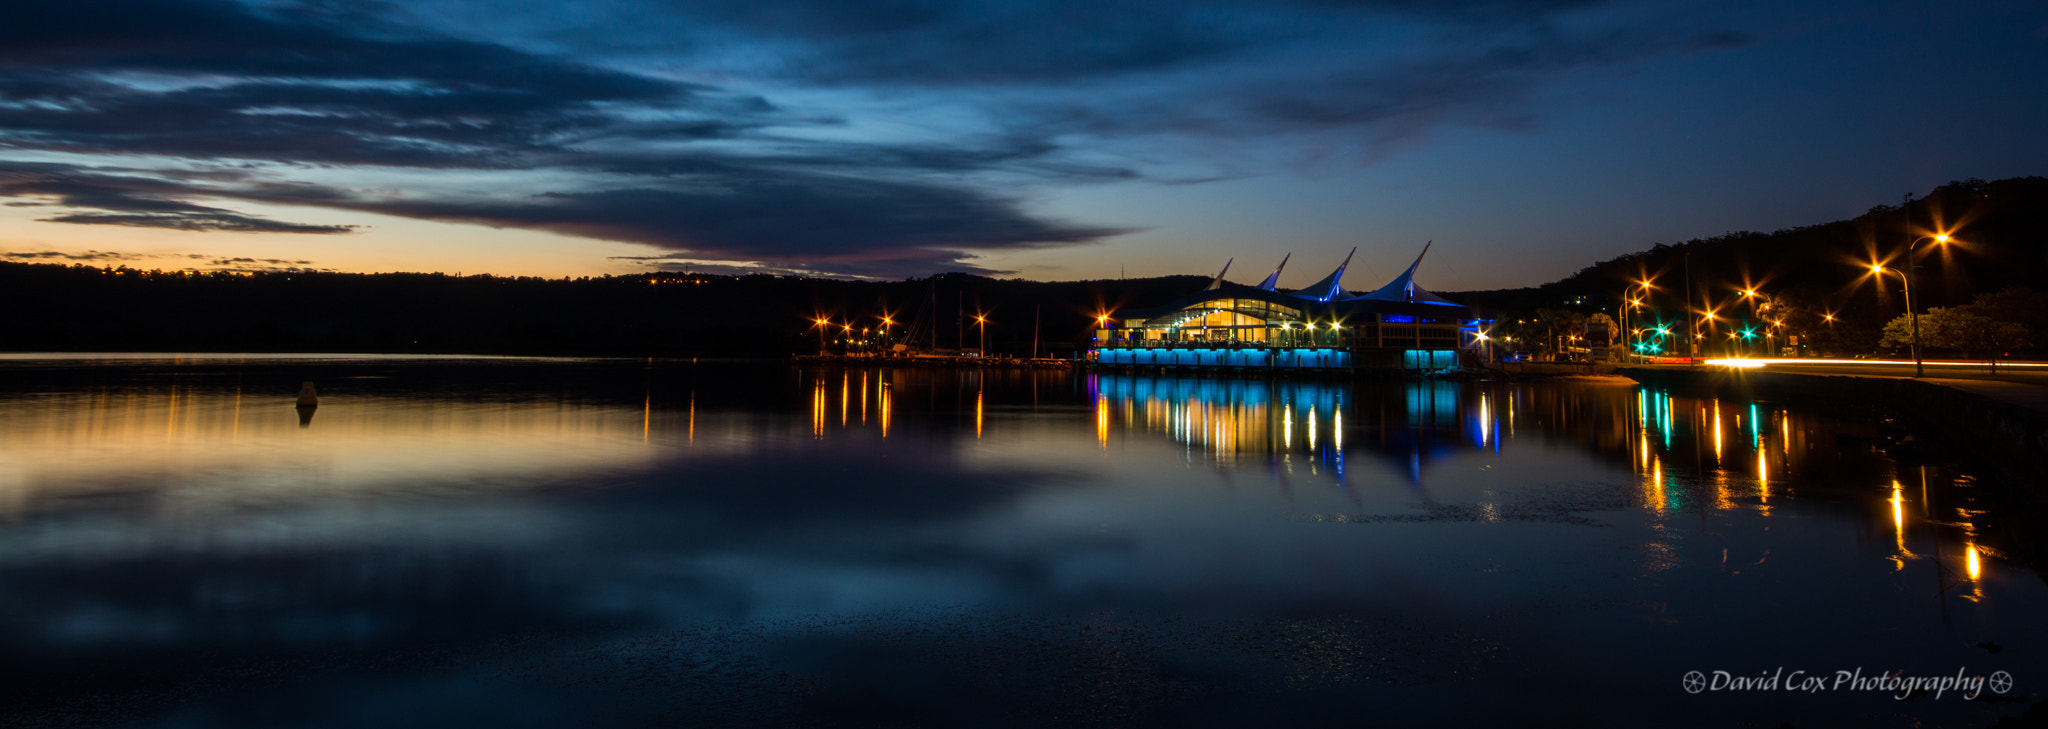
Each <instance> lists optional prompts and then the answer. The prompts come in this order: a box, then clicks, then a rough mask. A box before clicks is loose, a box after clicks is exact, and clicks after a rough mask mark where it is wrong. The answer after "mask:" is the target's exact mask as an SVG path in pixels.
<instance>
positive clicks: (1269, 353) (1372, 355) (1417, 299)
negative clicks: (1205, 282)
mask: <svg viewBox="0 0 2048 729" xmlns="http://www.w3.org/2000/svg"><path fill="white" fill-rule="evenodd" d="M1352 252H1353V253H1354V254H1355V253H1356V252H1357V249H1353V250H1352ZM1428 252H1429V249H1428V247H1427V246H1425V247H1424V248H1423V254H1424V255H1427V254H1428ZM1350 263H1351V257H1350V256H1346V257H1345V259H1344V263H1343V264H1340V265H1338V266H1337V270H1335V271H1332V272H1331V273H1330V275H1329V276H1326V277H1324V278H1323V280H1321V281H1318V282H1316V283H1315V284H1313V285H1310V286H1309V287H1307V288H1303V289H1298V290H1294V291H1279V290H1277V286H1276V284H1277V283H1278V281H1279V278H1280V272H1281V271H1282V270H1285V268H1286V265H1287V262H1286V260H1284V259H1283V260H1282V261H1281V263H1280V267H1279V268H1276V269H1274V271H1273V273H1272V275H1270V276H1267V277H1266V280H1265V282H1264V283H1261V284H1260V285H1258V286H1245V285H1241V284H1233V283H1229V282H1227V281H1225V280H1223V277H1224V275H1225V274H1228V273H1229V270H1230V267H1229V264H1225V265H1224V270H1223V272H1222V273H1218V274H1217V275H1216V279H1215V280H1214V281H1212V282H1210V284H1209V286H1208V287H1206V288H1204V289H1203V290H1201V291H1197V292H1195V293H1192V294H1189V295H1187V296H1184V297H1181V298H1180V299H1178V300H1175V301H1172V302H1169V303H1167V304H1164V305H1161V306H1155V307H1149V308H1142V309H1130V310H1122V311H1117V312H1113V313H1111V314H1109V315H1106V316H1104V317H1103V318H1102V319H1101V320H1100V326H1099V327H1098V328H1097V330H1096V332H1095V338H1094V345H1093V347H1092V348H1091V349H1090V352H1089V359H1090V360H1091V361H1093V362H1095V363H1096V364H1098V365H1101V366H1108V367H1152V366H1157V367H1216V368H1279V369H1373V370H1410V371H1413V370H1440V369H1445V368H1449V367H1455V366H1460V365H1464V364H1470V363H1471V362H1472V361H1473V359H1474V357H1475V353H1476V351H1477V350H1479V349H1480V348H1481V347H1482V346H1483V345H1484V342H1485V334H1484V330H1483V326H1484V324H1485V322H1484V321H1482V320H1480V319H1479V318H1477V317H1476V316H1475V315H1474V314H1473V312H1472V309H1471V308H1470V307H1467V306H1464V305H1462V304H1458V303H1455V302H1451V301H1448V300H1446V299H1444V298H1443V297H1440V296H1437V295H1436V294H1433V293H1430V292H1429V291H1428V290H1427V289H1424V288H1422V287H1421V286H1420V285H1418V284H1416V283H1415V272H1416V270H1417V269H1418V268H1420V267H1421V265H1422V256H1416V258H1415V263H1414V264H1412V265H1410V266H1409V267H1408V270H1407V271H1405V272H1403V273H1402V274H1401V275H1400V276H1399V277H1396V278H1395V279H1394V280H1393V281H1390V282H1388V283H1387V284H1386V285H1385V286H1381V287H1380V288H1378V289H1374V290H1373V291H1372V292H1370V293H1365V294H1354V293H1352V292H1350V291H1347V290H1345V288H1344V286H1343V283H1342V281H1343V278H1344V270H1345V269H1346V268H1347V267H1349V266H1350Z"/></svg>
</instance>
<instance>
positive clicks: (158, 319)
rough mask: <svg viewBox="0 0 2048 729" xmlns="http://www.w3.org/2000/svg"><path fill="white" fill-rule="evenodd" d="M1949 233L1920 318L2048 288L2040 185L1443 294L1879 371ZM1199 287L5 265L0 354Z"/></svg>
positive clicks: (1064, 307)
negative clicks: (1751, 324)
mask: <svg viewBox="0 0 2048 729" xmlns="http://www.w3.org/2000/svg"><path fill="white" fill-rule="evenodd" d="M1935 232H1949V233H1952V234H1953V235H1954V236H1955V242H1953V243H1950V244H1948V245H1945V246H1936V245H1934V244H1932V243H1929V242H1922V243H1921V244H1920V245H1921V246H1922V247H1923V248H1926V247H1928V246H1934V247H1933V249H1931V250H1924V251H1923V252H1922V258H1921V261H1922V263H1921V269H1920V276H1919V281H1918V286H1917V288H1916V289H1915V291H1914V299H1915V302H1914V303H1915V304H1916V305H1917V306H1918V308H1920V309H1921V310H1922V311H1925V310H1927V309H1928V308H1931V307H1937V306H1955V305H1961V304H1966V303H1969V302H1970V301H1971V299H1972V298H1973V296H1974V295H1976V294H1980V293H1990V292H1995V291H1999V290H2002V289H2005V288H2007V287H2009V286H2014V285H2019V286H2027V287H2030V288H2035V289H2043V288H2048V178H2041V177H2026V178H2015V179H2009V180H1999V181H1996V182H1984V181H1982V180H1969V181H1965V182H1954V183H1950V184H1947V185H1944V186H1942V187H1940V188H1938V189H1936V190H1935V191H1934V192H1933V193H1932V194H1930V195H1928V196H1927V197H1925V198H1922V199H1918V200H1914V201H1912V203H1911V204H1910V205H1907V206H1904V207H1896V206H1882V205H1881V206H1878V207H1874V208H1871V209H1870V211H1869V212H1867V213H1865V214H1863V215H1861V216H1858V217H1857V218H1855V219H1853V220H1845V221H1838V222H1833V223H1825V224H1821V225H1814V226H1808V227H1803V228H1794V229H1789V230H1781V231H1778V232H1775V233H1731V234H1728V235H1724V236H1719V237H1715V238H1706V239H1700V240H1692V241H1686V242H1684V243H1678V244H1675V245H1665V244H1661V243H1660V244H1657V245H1655V246H1654V247H1652V248H1651V249H1649V250H1647V251H1643V252H1640V253H1632V254H1629V255H1625V256H1621V257H1618V258H1614V259H1611V260H1607V261H1602V262H1600V263H1596V264H1594V265H1592V266H1589V267H1587V268H1585V269H1584V270H1581V271H1579V272H1578V273H1576V274H1573V275H1572V276H1570V277H1567V278H1565V279H1563V280H1561V281H1557V282H1553V283H1549V284H1545V285H1542V286H1537V287H1533V288H1523V289H1507V290H1498V291H1470V292H1451V293H1448V294H1447V296H1448V297H1449V298H1450V299H1452V300H1454V301H1459V302H1461V303H1467V304H1471V305H1473V306H1475V307H1479V308H1480V309H1481V310H1482V311H1485V312H1488V313H1489V314H1490V315H1492V316H1495V317H1498V318H1500V319H1501V320H1502V322H1503V324H1505V323H1508V322H1513V321H1516V320H1518V319H1524V318H1531V319H1533V318H1535V317H1537V316H1539V312H1557V311H1575V312H1578V313H1580V314H1582V315H1583V314H1593V313H1603V312H1604V313H1607V314H1609V315H1610V316H1612V315H1614V314H1616V311H1617V310H1616V307H1617V305H1619V304H1620V303H1621V295H1622V292H1623V290H1624V288H1625V287H1626V286H1628V283H1629V282H1630V281H1633V280H1641V279H1643V278H1644V277H1645V276H1649V277H1653V278H1654V282H1655V286H1656V288H1655V289H1654V290H1653V291H1652V293H1651V295H1650V296H1649V298H1648V300H1647V302H1646V305H1645V309H1644V310H1643V312H1642V313H1644V314H1646V315H1648V316H1651V317H1654V318H1659V319H1663V320H1669V321H1673V322H1682V321H1683V317H1682V315H1681V312H1682V311H1683V310H1684V308H1685V293H1686V276H1687V270H1688V265H1687V264H1688V261H1689V262H1690V266H1689V268H1690V275H1691V288H1692V292H1693V301H1692V306H1693V308H1694V309H1708V308H1712V309H1717V310H1719V311H1722V312H1725V313H1740V314H1741V315H1743V316H1745V317H1747V316H1748V315H1749V312H1748V311H1747V309H1746V308H1745V307H1744V305H1743V304H1744V300H1743V299H1742V298H1741V296H1740V292H1741V291H1742V290H1755V291H1758V292H1760V295H1761V296H1764V297H1768V300H1769V301H1772V302H1775V304H1776V305H1777V307H1778V308H1777V311H1779V312H1791V314H1790V315H1786V316H1782V317H1781V318H1784V319H1787V320H1797V323H1798V324H1799V325H1800V326H1801V327H1802V329H1801V330H1802V331H1805V332H1808V333H1809V334H1811V335H1812V336H1814V337H1816V338H1824V339H1825V343H1826V346H1827V347H1828V348H1830V349H1832V350H1835V351H1862V352H1867V351H1870V350H1872V349H1874V348H1875V347H1876V346H1877V343H1878V339H1879V334H1880V332H1881V331H1882V328H1883V325H1884V323H1885V322H1886V321H1887V320H1889V319H1891V318H1892V317H1895V316H1897V315H1898V314H1899V313H1900V312H1902V311H1903V310H1904V300H1903V298H1902V297H1901V296H1900V292H1899V282H1898V280H1897V279H1896V278H1894V277H1891V276H1886V277H1885V280H1884V286H1883V287H1882V290H1880V288H1879V287H1878V286H1876V285H1875V284H1876V279H1875V278H1874V277H1873V276H1872V275H1871V274H1870V273H1869V268H1868V267H1869V265H1870V263H1872V262H1874V261H1877V262H1888V264H1887V265H1891V266H1894V267H1896V266H1898V265H1900V264H1901V259H1900V258H1899V257H1900V256H1901V255H1902V254H1903V252H1904V250H1905V248H1906V245H1907V244H1908V243H1909V242H1911V241H1912V240H1913V239H1914V238H1916V237H1918V236H1921V235H1925V234H1930V233H1935ZM1205 283H1207V278H1206V277H1202V276H1168V277H1162V278H1150V279H1129V280H1100V281H1071V282H1034V281H1021V280H1002V279H992V278H987V277H982V276H974V275H968V274H940V275H938V276H934V277H931V278H925V279H913V280H908V281H895V282H864V281H846V280H837V279H816V278H800V277H794V276H769V275H754V276H715V275H708V274H685V273H658V274H638V275H627V276H603V277H595V278H576V279H542V278H526V277H504V276H488V275H479V276H452V275H445V274H439V273H432V274H422V273H382V274H348V273H311V272H279V273H256V274H245V273H194V272H181V271H165V272H154V271H135V270H130V269H125V268H123V269H106V268H93V267H89V266H69V267H67V266H62V265H47V264H21V263H0V305H5V306H6V310H7V311H8V312H9V313H10V314H11V316H9V317H8V323H7V326H6V327H5V329H4V332H0V349H5V350H11V351H180V350H182V351H270V352H294V351H296V352H389V353H404V352H419V353H502V354H588V355H620V356H692V355H782V354H789V353H792V352H810V351H816V349H817V347H818V339H819V337H818V333H819V332H818V329H817V328H816V325H815V324H814V323H813V322H814V321H815V320H816V319H817V318H819V317H824V318H828V319H829V320H831V321H832V322H833V324H832V326H833V327H834V331H832V332H828V333H827V336H826V337H825V338H826V340H827V342H828V346H829V347H831V348H833V349H835V351H836V350H837V349H838V348H839V347H840V346H841V345H839V344H837V343H835V342H834V340H837V339H841V338H843V337H844V335H845V327H846V326H848V325H849V324H850V325H851V326H853V327H855V329H856V331H858V329H860V328H868V329H870V330H874V331H871V332H870V339H872V338H874V336H875V334H876V333H877V332H878V331H879V330H880V329H881V327H882V323H881V317H882V316H883V315H884V314H885V313H887V314H889V315H890V316H892V318H893V321H894V322H895V323H894V324H893V325H891V327H890V330H891V334H892V335H894V338H895V339H896V340H897V341H907V342H910V343H912V344H914V345H917V346H929V345H931V344H933V343H934V337H933V334H934V332H936V335H937V337H936V344H937V345H938V346H939V347H941V348H948V347H955V346H963V345H964V346H967V347H974V346H977V345H978V344H979V342H980V337H979V332H978V331H977V329H976V325H975V321H974V315H975V314H976V313H978V312H981V313H986V314H987V315H988V316H989V325H988V342H989V345H990V349H991V350H993V351H995V352H997V353H1004V354H1018V355H1021V354H1028V353H1029V352H1030V351H1031V343H1032V337H1033V315H1034V311H1035V310H1037V311H1042V315H1043V320H1042V322H1040V324H1039V327H1038V328H1039V331H1040V333H1041V337H1042V341H1043V342H1044V351H1045V353H1048V354H1062V353H1066V352H1070V351H1072V350H1073V349H1074V348H1075V347H1076V346H1077V345H1078V344H1080V343H1082V342H1085V341H1086V338H1087V336H1088V333H1089V332H1090V331H1091V330H1092V328H1093V321H1092V320H1093V317H1094V316H1095V315H1097V314H1098V313H1100V312H1104V311H1109V310H1114V309H1115V308H1116V307H1118V306H1119V305H1123V306H1153V305H1157V304H1160V303H1164V302H1166V301H1170V300H1172V299H1174V298H1177V297H1179V296H1182V295H1184V294H1186V293H1188V292H1190V291H1193V290H1196V289H1198V288H1199V287H1201V286H1202V285H1203V284H1205ZM960 310H964V312H965V317H964V318H961V317H959V316H957V315H956V312H958V311H960ZM1774 316H1775V315H1774ZM1822 316H1832V317H1833V319H1832V320H1828V321H1825V323H1823V320H1822V319H1821V318H1820V317H1822ZM1759 318H1763V317H1759ZM2041 340H2048V336H2037V337H2036V344H2037V345H2048V342H2044V341H2041Z"/></svg>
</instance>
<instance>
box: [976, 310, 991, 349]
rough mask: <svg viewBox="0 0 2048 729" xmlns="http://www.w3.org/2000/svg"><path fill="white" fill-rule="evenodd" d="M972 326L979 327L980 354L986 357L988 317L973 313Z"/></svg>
mask: <svg viewBox="0 0 2048 729" xmlns="http://www.w3.org/2000/svg"><path fill="white" fill-rule="evenodd" d="M974 327H975V328H976V329H979V330H981V356H983V357H987V356H988V317H987V316H985V315H982V314H975V315H974Z"/></svg>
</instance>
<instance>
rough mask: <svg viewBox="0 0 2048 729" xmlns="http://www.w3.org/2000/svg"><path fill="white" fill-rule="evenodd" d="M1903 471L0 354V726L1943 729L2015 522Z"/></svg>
mask: <svg viewBox="0 0 2048 729" xmlns="http://www.w3.org/2000/svg"><path fill="white" fill-rule="evenodd" d="M302 381H312V382H315V383H316V386H317V388H318V391H319V393H320V398H321V400H320V404H319V407H318V408H317V409H311V410H305V411H302V410H300V409H298V408H295V406H294V398H295V395H296V394H297V392H298V389H299V383H300V382H302ZM1918 430H1919V429H1918V428H1917V427H1916V425H1915V424H1914V423H1912V422H1910V421H1905V420H1898V419H1895V418H1894V416H1893V415H1892V414H1890V413H1887V412H1885V411H1884V410H1882V409H1880V408H1878V407H1877V406H1876V405H1875V404H1873V405H1870V406H1867V407H1866V406H1851V405H1842V404H1814V403H1790V402H1751V401H1737V400H1725V399H1724V400H1714V399H1711V398H1706V399H1702V398H1693V397H1678V396H1673V395H1672V394H1670V393H1664V392H1658V391H1654V390H1646V389H1643V388H1639V387H1637V386H1635V385H1634V384H1632V383H1628V382H1626V381H1570V382H1541V383H1464V382H1435V381H1426V382H1359V383H1351V382H1338V381H1316V380H1302V381H1295V380H1272V381H1268V380H1259V379H1228V378H1178V379H1176V378H1170V377H1153V376H1130V375H1106V374H1105V375H1086V374H1070V373H1066V372H1036V373H1029V372H988V373H977V372H954V371H946V370H917V369H887V368H874V369H805V368H799V367H794V366H790V365H787V364H784V363H780V362H690V361H580V360H523V359H435V360H418V359H403V358H340V357H333V358H327V357H264V358H240V357H234V356H227V357H180V358H168V357H158V356H130V357H107V358H90V359H76V360H68V361H50V360H46V359H40V358H37V357H33V356H20V355H17V356H13V357H10V358H8V359H7V360H5V361H0V680H4V681H5V685H6V686H7V687H8V690H7V691H6V692H5V695H4V698H0V725H10V726H14V725H21V726H102V725H110V724H111V725H122V726H139V727H346V726H380V727H385V726H399V727H411V726H417V727H428V726H435V727H440V726H492V727H557V726H721V725H733V726H877V725H879V726H969V725H972V726H1042V725H1054V724H1059V725H1087V726H1245V725H1270V724H1279V725H1284V726H1312V725H1333V726H1358V725H1367V724H1372V725H1381V724H1384V725H1391V726H1409V725H1433V726H1473V725H1495V726H1505V725H1516V724H1521V725H1529V724H1536V725H1542V724H1553V725H1573V726H1653V725H1654V726H1715V727H1727V726H1761V727H1776V726H1779V725H1780V724H1782V723H1786V722H1789V723H1791V724H1793V725H1795V726H1800V727H1808V726H1850V725H1853V726H1875V727H1891V726H1899V727H1904V726H1926V727H1987V726H1990V725H1992V724H1994V723H1996V722H1997V721H1998V719H1999V718H2000V717H2001V716H2015V715H2018V714H2020V713H2021V712H2023V711H2026V710H2027V709H2028V708H2029V707H2032V706H2034V705H2035V704H2036V703H2037V702H2038V700H2039V697H2040V694H2041V692H2042V687H2043V686H2044V685H2048V684H2044V682H2048V658H2044V651H2048V622H2044V621H2043V620H2042V618H2041V616H2042V615H2048V584H2044V581H2043V578H2042V573H2041V572H2040V571H2039V562H2038V559H2039V557H2038V555H2039V547H2038V546H2037V545H2038V543H2039V539H2038V537H2036V536H2035V535H2036V534H2037V531H2036V530H2037V529H2039V528H2040V527H2041V526H2042V525H2041V524H2040V521H2041V516H2040V512H2039V509H2038V507H2037V506H2028V505H2027V504H2029V503H2032V502H2029V501H2027V500H2025V499H2020V498H2015V497H2014V496H2013V494H2015V493H2016V492H2018V491H2019V490H2020V489H2024V488H2039V487H2040V485H2039V484H2014V483H2002V482H2000V481H1999V480H1998V478H1997V477H1996V476H1994V475H1993V474H1992V472H1990V471H1986V470H1984V469H1982V468H1978V467H1977V466H1976V465H1973V464H1971V463H1969V462H1968V461H1967V460H1966V459H1960V460H1959V459H1958V458H1957V457H1955V456H1953V455H1952V454H1953V453H1954V452H1955V449H1952V448H1947V447H1944V446H1943V444H1941V443H1939V442H1938V441H1935V442H1934V445H1933V447H1931V448H1920V447H1914V448H1910V449H1909V448H1901V447H1899V446H1897V445H1896V443H1897V442H1898V441H1900V440H1901V439H1904V438H1913V439H1915V440H1916V441H1917V440H1919V439H1924V438H1926V437H1927V436H1926V435H1925V434H1923V433H1919V432H1917V431H1918ZM1915 445H1916V446H1917V443H1916V444H1915ZM1908 450H1910V451H1911V452H1914V453H1920V454H1931V455H1930V456H1929V457H1922V458H1915V459H1914V461H1913V462H1911V463H1902V462H1900V461H1899V460H1896V459H1895V458H1894V457H1892V456H1890V455H1887V453H1888V452H1891V453H1902V452H1907V451H1908ZM1691 671H1699V672H1701V677H1702V678H1703V679H1705V680H1706V683H1705V684H1702V685H1700V686H1699V688H1701V690H1700V691H1699V692H1697V693H1694V692H1691V691H1688V688H1687V685H1686V683H1685V676H1686V674H1687V673H1688V672H1691ZM1716 671H1720V672H1724V673H1722V674H1721V675H1719V676H1717V675H1716V674H1715V672H1716ZM1837 671H1842V672H1846V673H1845V674H1843V675H1844V676H1845V677H1846V678H1845V679H1844V681H1845V682H1844V683H1838V682H1837V673H1836V672H1837ZM1997 672H2004V675H2007V676H2009V677H2010V678H2011V680H2012V686H2011V687H2010V688H2009V689H2008V690H2006V691H2004V692H2003V693H1999V692H1996V691H1993V690H1991V689H1990V688H1985V689H1982V690H1980V691H1979V692H1977V700H1968V699H1966V698H1965V696H1964V694H1965V693H1968V690H1967V689H1966V688H1963V689H1951V690H1947V691H1946V692H1944V693H1943V695H1941V696H1939V697H1936V696H1934V695H1932V693H1931V692H1928V693H1920V694H1916V695H1911V696H1909V697H1908V698H1907V699H1904V700H1901V699H1898V698H1895V696H1897V694H1898V693H1899V692H1897V691H1892V690H1887V689H1885V688H1884V687H1883V686H1882V685H1878V682H1876V681H1871V680H1869V679H1873V678H1877V677H1884V676H1886V675H1894V676H1898V677H1901V678H1930V680H1931V678H1938V677H1941V676H1955V675H1959V674H1960V675H1962V676H1964V677H1965V678H1983V677H1990V676H1994V674H1996V673H1997ZM1795 674H1796V675H1795ZM1773 675H1776V676H1778V680H1777V682H1776V684H1770V683H1763V685H1759V686H1742V687H1733V686H1732V683H1733V682H1732V681H1730V680H1729V679H1733V678H1745V679H1751V680H1756V679H1768V678H1770V677H1771V676H1773ZM1811 677H1820V678H1821V679H1822V680H1823V684H1824V685H1823V686H1822V687H1821V688H1820V689H1818V690H1815V691H1813V692H1801V691H1798V690H1796V689H1797V688H1798V685H1797V684H1798V682H1800V681H1804V680H1805V679H1807V678H1811ZM1859 686H1860V687H1862V689H1863V690H1857V689H1858V687H1859ZM2037 713H2038V712H2037Z"/></svg>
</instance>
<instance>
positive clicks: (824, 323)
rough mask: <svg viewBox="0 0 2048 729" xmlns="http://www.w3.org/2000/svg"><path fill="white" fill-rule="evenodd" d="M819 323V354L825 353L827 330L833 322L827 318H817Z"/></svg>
mask: <svg viewBox="0 0 2048 729" xmlns="http://www.w3.org/2000/svg"><path fill="white" fill-rule="evenodd" d="M815 321H816V323H817V325H818V354H824V353H825V330H826V329H830V328H832V322H831V321H830V320H828V319H825V318H822V317H820V318H818V319H816V320H815Z"/></svg>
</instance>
